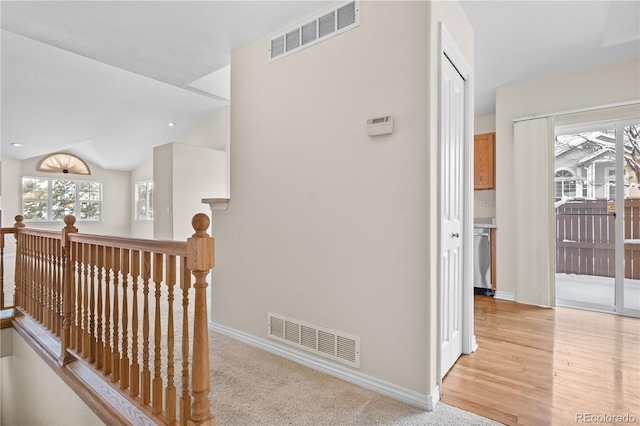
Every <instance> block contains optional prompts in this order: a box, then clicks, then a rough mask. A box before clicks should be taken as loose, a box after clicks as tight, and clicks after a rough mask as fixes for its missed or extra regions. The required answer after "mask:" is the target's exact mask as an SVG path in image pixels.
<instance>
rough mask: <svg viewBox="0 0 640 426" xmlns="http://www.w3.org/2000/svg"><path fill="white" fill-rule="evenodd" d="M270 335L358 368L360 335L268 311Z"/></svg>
mask: <svg viewBox="0 0 640 426" xmlns="http://www.w3.org/2000/svg"><path fill="white" fill-rule="evenodd" d="M268 320H269V337H271V338H272V339H274V340H278V341H280V342H283V343H286V344H288V345H291V346H295V347H297V348H299V349H304V350H305V351H309V352H312V353H314V354H316V355H320V356H323V357H325V358H329V359H332V360H334V361H338V362H341V363H343V364H347V365H350V366H352V367H355V368H360V338H359V337H357V336H353V335H351V334H347V333H343V332H341V331H335V330H330V329H328V328H323V327H318V326H317V325H313V324H308V323H305V322H302V321H298V320H295V319H292V318H288V317H285V316H283V315H279V314H272V313H269V314H268Z"/></svg>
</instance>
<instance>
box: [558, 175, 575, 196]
mask: <svg viewBox="0 0 640 426" xmlns="http://www.w3.org/2000/svg"><path fill="white" fill-rule="evenodd" d="M576 180H577V179H576V175H575V174H574V173H573V172H572V171H571V170H569V169H560V170H558V171H556V174H555V175H554V181H555V187H556V198H562V197H575V196H576Z"/></svg>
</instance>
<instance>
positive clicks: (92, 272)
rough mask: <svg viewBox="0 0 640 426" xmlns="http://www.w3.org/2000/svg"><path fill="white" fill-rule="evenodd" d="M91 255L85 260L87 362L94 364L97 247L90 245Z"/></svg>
mask: <svg viewBox="0 0 640 426" xmlns="http://www.w3.org/2000/svg"><path fill="white" fill-rule="evenodd" d="M90 253H91V255H90V256H89V258H88V259H87V262H88V264H89V277H90V280H89V282H90V284H89V286H90V289H91V295H90V296H89V333H88V334H89V362H91V363H93V362H96V336H97V330H96V284H97V283H96V264H97V263H98V262H97V260H98V259H97V258H98V246H96V245H93V244H92V245H91V248H90Z"/></svg>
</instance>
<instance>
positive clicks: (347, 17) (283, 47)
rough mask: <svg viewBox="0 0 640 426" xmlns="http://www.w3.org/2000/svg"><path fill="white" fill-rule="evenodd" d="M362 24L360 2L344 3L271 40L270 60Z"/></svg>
mask: <svg viewBox="0 0 640 426" xmlns="http://www.w3.org/2000/svg"><path fill="white" fill-rule="evenodd" d="M358 25H360V2H359V1H350V2H345V3H342V4H341V5H340V6H338V7H336V8H334V9H332V10H331V11H330V12H323V13H322V15H318V16H316V17H315V18H313V19H312V20H310V21H308V22H305V23H304V24H302V25H300V26H298V27H295V28H292V29H290V30H289V31H286V32H285V33H283V34H280V35H279V36H278V37H275V38H273V39H271V41H270V42H269V62H271V61H275V60H276V59H280V58H283V57H285V56H287V55H289V54H291V53H293V52H296V51H298V50H300V49H304V48H305V47H309V46H311V45H313V44H315V43H318V42H321V41H322V40H326V39H328V38H331V37H333V36H335V35H338V34H340V33H342V32H345V31H347V30H350V29H351V28H355V27H357V26H358Z"/></svg>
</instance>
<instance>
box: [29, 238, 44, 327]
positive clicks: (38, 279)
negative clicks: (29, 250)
mask: <svg viewBox="0 0 640 426" xmlns="http://www.w3.org/2000/svg"><path fill="white" fill-rule="evenodd" d="M35 239H36V243H35V258H36V275H35V279H34V280H33V285H34V294H35V306H34V309H33V311H32V312H31V315H33V317H34V318H35V319H36V320H37V321H38V322H40V323H42V313H41V312H42V238H41V237H35Z"/></svg>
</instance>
